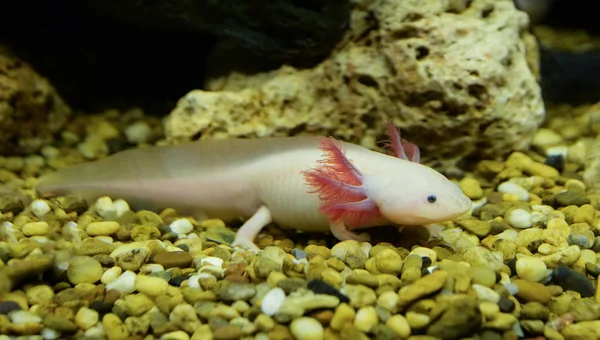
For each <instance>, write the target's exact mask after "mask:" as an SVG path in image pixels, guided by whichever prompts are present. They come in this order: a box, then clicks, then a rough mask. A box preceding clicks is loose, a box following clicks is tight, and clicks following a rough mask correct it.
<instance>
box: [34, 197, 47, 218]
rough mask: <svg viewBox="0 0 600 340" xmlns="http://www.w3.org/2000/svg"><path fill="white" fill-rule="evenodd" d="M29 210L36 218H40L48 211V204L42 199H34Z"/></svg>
mask: <svg viewBox="0 0 600 340" xmlns="http://www.w3.org/2000/svg"><path fill="white" fill-rule="evenodd" d="M30 208H31V211H32V212H33V214H34V215H35V217H37V218H42V217H44V216H46V214H48V213H49V212H50V210H51V209H50V206H49V205H48V203H46V201H44V200H34V201H33V202H31V205H30Z"/></svg>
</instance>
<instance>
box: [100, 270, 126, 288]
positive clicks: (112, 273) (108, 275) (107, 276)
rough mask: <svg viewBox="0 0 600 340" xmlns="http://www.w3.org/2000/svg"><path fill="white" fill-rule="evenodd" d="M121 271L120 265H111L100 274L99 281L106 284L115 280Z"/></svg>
mask: <svg viewBox="0 0 600 340" xmlns="http://www.w3.org/2000/svg"><path fill="white" fill-rule="evenodd" d="M122 273H123V269H121V267H117V266H115V267H112V268H109V269H107V270H106V271H105V272H104V274H102V277H101V278H100V282H102V283H104V284H108V283H111V282H113V281H114V280H116V279H117V278H118V277H119V275H121V274H122Z"/></svg>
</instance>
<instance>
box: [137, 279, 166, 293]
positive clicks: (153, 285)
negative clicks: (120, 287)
mask: <svg viewBox="0 0 600 340" xmlns="http://www.w3.org/2000/svg"><path fill="white" fill-rule="evenodd" d="M168 287H169V283H168V282H167V281H166V280H165V279H163V278H160V277H156V276H147V275H137V276H136V277H135V289H136V290H137V291H138V292H140V293H144V294H146V295H149V296H158V295H161V294H164V293H165V292H166V291H167V288H168Z"/></svg>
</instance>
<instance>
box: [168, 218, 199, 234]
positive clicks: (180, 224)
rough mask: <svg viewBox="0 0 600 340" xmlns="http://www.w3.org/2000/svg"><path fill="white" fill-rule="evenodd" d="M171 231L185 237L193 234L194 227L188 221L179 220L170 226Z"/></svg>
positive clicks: (184, 219)
mask: <svg viewBox="0 0 600 340" xmlns="http://www.w3.org/2000/svg"><path fill="white" fill-rule="evenodd" d="M169 229H170V230H171V231H172V232H174V233H175V234H177V235H185V234H189V233H190V232H192V230H194V226H193V225H192V223H191V222H190V221H189V220H188V219H186V218H179V219H176V220H175V221H173V222H172V223H171V224H169Z"/></svg>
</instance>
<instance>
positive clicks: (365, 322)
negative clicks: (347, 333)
mask: <svg viewBox="0 0 600 340" xmlns="http://www.w3.org/2000/svg"><path fill="white" fill-rule="evenodd" d="M378 322H379V317H378V316H377V310H376V309H375V307H373V306H365V307H362V308H360V309H358V311H357V312H356V317H355V318H354V327H356V328H358V329H359V330H360V331H363V332H365V333H369V332H371V330H372V329H373V328H374V327H375V326H376V325H377V323H378Z"/></svg>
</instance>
